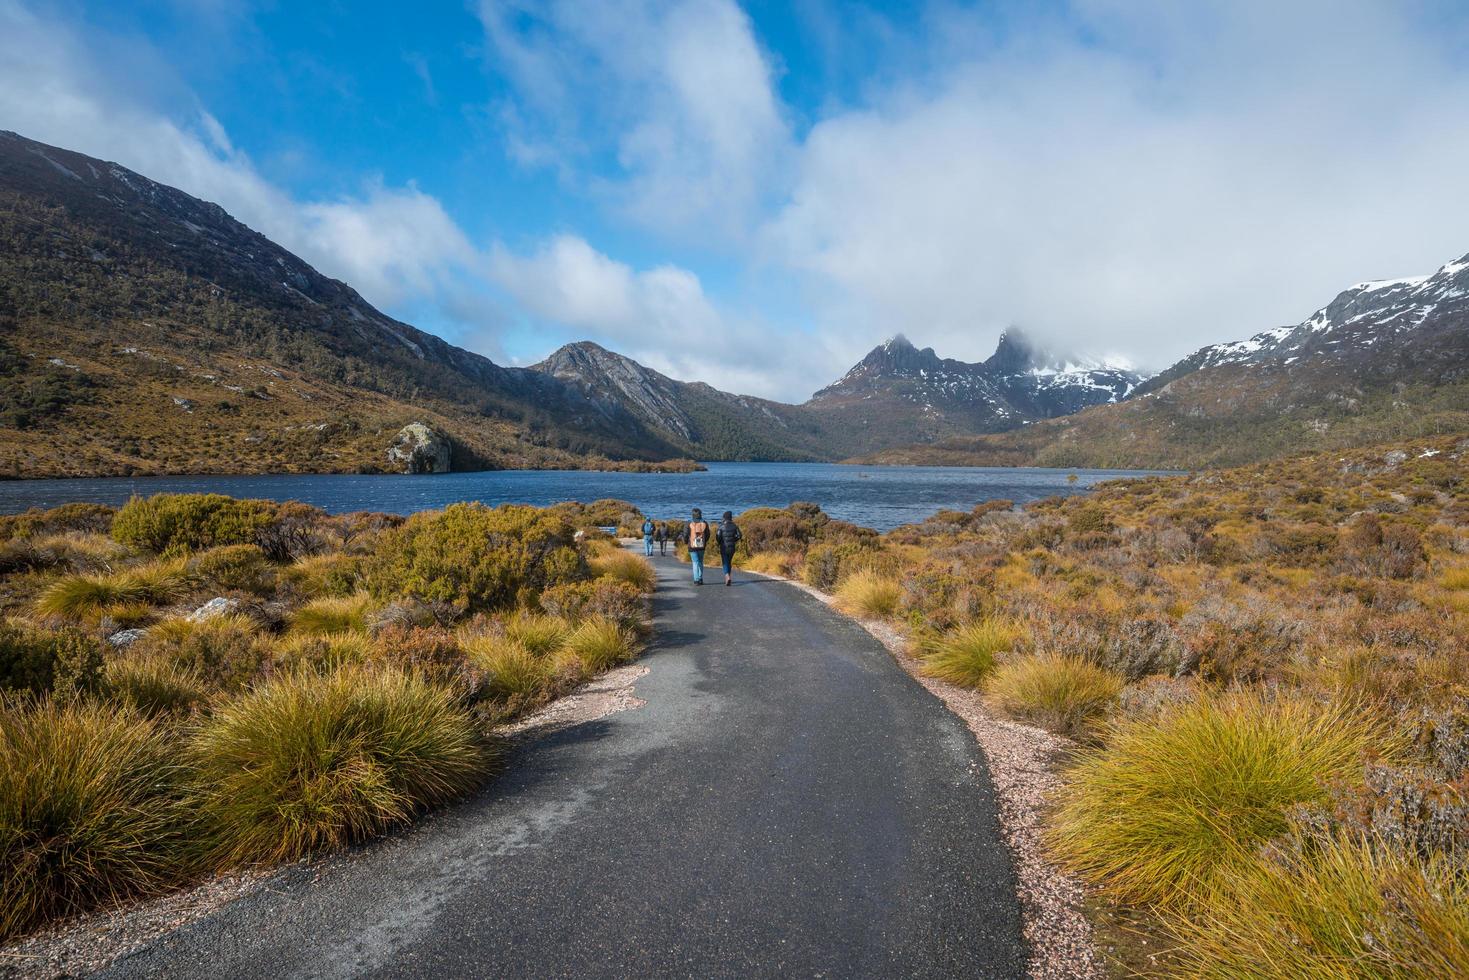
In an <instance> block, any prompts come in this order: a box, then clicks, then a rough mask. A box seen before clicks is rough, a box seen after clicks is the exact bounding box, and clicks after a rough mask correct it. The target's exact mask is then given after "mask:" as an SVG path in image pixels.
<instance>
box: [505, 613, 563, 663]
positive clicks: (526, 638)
mask: <svg viewBox="0 0 1469 980" xmlns="http://www.w3.org/2000/svg"><path fill="white" fill-rule="evenodd" d="M570 632H571V626H570V625H569V624H568V623H567V622H566V620H564V619H561V618H560V617H559V616H550V615H545V614H537V613H532V612H525V611H521V612H517V613H515V614H514V615H513V616H511V617H510V618H508V619H507V620H505V637H506V638H507V639H509V640H511V641H512V642H514V643H519V644H520V645H521V646H523V647H525V648H526V649H527V650H529V651H530V652H531V653H534V654H536V655H537V656H542V657H544V656H549V655H550V654H553V653H555V652H556V651H557V650H559V649H561V647H562V646H563V645H564V644H565V643H566V637H567V636H568V635H569V634H570Z"/></svg>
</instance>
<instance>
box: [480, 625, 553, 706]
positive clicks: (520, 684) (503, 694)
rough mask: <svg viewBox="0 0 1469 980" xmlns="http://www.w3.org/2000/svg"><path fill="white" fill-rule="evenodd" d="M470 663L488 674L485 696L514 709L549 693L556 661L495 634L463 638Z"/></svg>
mask: <svg viewBox="0 0 1469 980" xmlns="http://www.w3.org/2000/svg"><path fill="white" fill-rule="evenodd" d="M460 642H461V643H462V645H463V647H464V651H465V653H466V654H468V656H469V660H470V663H472V664H473V665H474V666H475V667H477V668H479V669H480V670H481V671H483V672H484V675H485V681H484V690H485V693H486V694H487V695H488V696H489V697H491V698H493V699H495V700H497V701H502V702H505V703H508V704H513V705H517V706H519V705H524V704H526V703H528V702H531V701H534V700H535V699H536V698H538V697H540V696H541V695H542V694H544V693H546V691H547V690H548V689H549V687H550V685H551V678H552V661H551V659H550V658H549V657H546V656H543V655H538V654H536V653H533V652H532V651H531V650H529V649H527V648H526V646H525V645H524V644H522V643H518V642H516V641H515V640H512V639H509V638H508V637H505V636H499V635H496V634H493V633H481V634H478V635H471V636H465V637H462V638H461V640H460Z"/></svg>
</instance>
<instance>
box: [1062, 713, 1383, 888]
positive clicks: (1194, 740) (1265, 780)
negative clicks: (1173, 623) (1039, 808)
mask: <svg viewBox="0 0 1469 980" xmlns="http://www.w3.org/2000/svg"><path fill="white" fill-rule="evenodd" d="M1394 746H1395V742H1394V740H1393V738H1392V736H1390V735H1389V734H1388V733H1387V732H1385V731H1384V730H1383V729H1382V726H1381V725H1380V724H1379V723H1378V722H1376V721H1374V720H1373V719H1372V717H1371V716H1369V715H1367V714H1365V713H1362V712H1360V711H1356V710H1353V709H1350V708H1346V707H1342V706H1340V705H1332V706H1324V705H1318V704H1315V703H1310V702H1306V701H1302V700H1280V701H1268V700H1265V699H1264V698H1263V697H1262V696H1260V695H1254V694H1239V695H1233V696H1229V697H1219V698H1214V699H1204V700H1200V701H1195V702H1190V703H1185V704H1181V705H1177V706H1175V707H1173V708H1171V709H1168V710H1166V711H1165V712H1163V713H1162V714H1160V715H1159V716H1158V717H1157V718H1156V720H1136V721H1134V720H1124V721H1121V722H1119V723H1117V724H1116V725H1114V726H1113V727H1112V729H1111V730H1110V731H1109V732H1108V737H1107V744H1106V747H1105V748H1102V749H1098V750H1096V751H1094V752H1092V753H1090V754H1089V755H1086V756H1083V757H1082V759H1081V760H1080V761H1079V762H1078V763H1077V764H1076V765H1075V767H1073V768H1072V769H1071V770H1070V772H1069V773H1068V784H1067V786H1066V788H1065V790H1064V791H1063V793H1062V796H1061V807H1060V810H1059V811H1058V812H1057V815H1056V819H1055V823H1054V827H1053V831H1052V834H1051V840H1052V843H1053V844H1054V846H1055V848H1056V851H1057V853H1058V854H1059V855H1060V856H1061V857H1062V858H1063V859H1064V860H1065V861H1066V862H1067V863H1068V864H1069V865H1070V866H1071V867H1073V868H1074V869H1076V870H1077V871H1079V872H1081V873H1082V874H1083V875H1085V876H1086V877H1087V878H1089V879H1091V880H1092V881H1094V882H1097V883H1098V884H1100V885H1101V886H1102V887H1104V888H1105V889H1106V890H1107V891H1109V892H1110V893H1112V894H1114V895H1115V896H1117V897H1118V898H1119V899H1121V900H1123V901H1127V902H1134V903H1139V904H1156V905H1165V906H1177V905H1180V904H1188V903H1192V902H1195V901H1199V900H1206V899H1207V898H1208V896H1209V895H1210V894H1211V893H1212V892H1213V890H1214V888H1215V887H1216V885H1217V884H1218V883H1219V882H1220V881H1221V880H1222V879H1223V878H1225V877H1227V876H1228V875H1230V874H1232V873H1234V872H1236V871H1238V870H1239V869H1240V868H1242V867H1245V866H1247V865H1248V864H1249V863H1250V862H1251V861H1252V860H1254V855H1255V851H1256V849H1257V848H1258V847H1259V846H1260V845H1261V844H1263V843H1265V842H1266V841H1268V840H1270V839H1271V838H1273V837H1275V836H1277V835H1279V834H1282V833H1284V832H1285V831H1286V829H1287V827H1288V821H1287V818H1286V814H1287V811H1288V810H1290V809H1291V808H1292V807H1295V806H1298V805H1300V804H1306V803H1316V802H1320V801H1322V800H1323V799H1325V796H1326V791H1327V787H1328V785H1329V784H1331V783H1335V782H1342V783H1349V782H1353V781H1355V782H1360V781H1361V779H1362V760H1363V757H1364V755H1366V754H1367V753H1370V752H1376V751H1379V750H1383V749H1385V750H1389V751H1391V750H1392V749H1393V748H1394Z"/></svg>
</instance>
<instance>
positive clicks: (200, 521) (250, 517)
mask: <svg viewBox="0 0 1469 980" xmlns="http://www.w3.org/2000/svg"><path fill="white" fill-rule="evenodd" d="M274 513H275V505H274V504H272V503H270V502H269V501H266V500H235V499H234V498H233V497H226V496H225V495H224V494H219V493H160V494H157V495H156V496H153V497H147V498H144V497H134V498H133V499H132V500H129V501H128V502H127V504H126V505H124V506H123V508H122V510H120V511H118V512H117V517H116V518H115V519H114V520H113V522H112V536H113V537H114V538H116V539H117V540H118V541H120V542H122V543H123V544H125V545H128V546H130V547H133V548H139V549H141V550H144V551H151V552H153V553H154V554H160V555H179V554H183V553H185V552H189V551H199V550H202V549H204V548H214V547H217V546H219V545H226V544H250V543H253V542H254V540H255V536H256V534H257V532H259V531H260V530H261V529H262V528H264V527H265V526H266V525H267V524H269V523H270V522H271V519H272V517H273V516H274Z"/></svg>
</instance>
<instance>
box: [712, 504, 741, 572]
mask: <svg viewBox="0 0 1469 980" xmlns="http://www.w3.org/2000/svg"><path fill="white" fill-rule="evenodd" d="M714 537H715V539H716V540H717V541H718V542H719V563H720V564H721V565H723V566H724V584H725V585H729V584H731V583H732V582H733V581H734V574H733V571H734V554H735V549H736V548H738V547H739V546H740V539H741V538H743V537H744V535H743V534H742V533H740V526H739V525H738V524H736V523H735V521H734V514H732V513H730V512H729V511H725V512H724V516H723V517H721V518H720V519H719V529H718V530H716V531H715V532H714Z"/></svg>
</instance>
